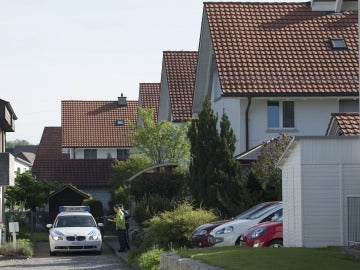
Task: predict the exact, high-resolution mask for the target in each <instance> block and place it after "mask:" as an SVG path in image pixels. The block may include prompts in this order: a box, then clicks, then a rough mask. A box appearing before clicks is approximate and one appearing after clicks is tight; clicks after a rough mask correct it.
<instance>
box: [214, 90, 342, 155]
mask: <svg viewBox="0 0 360 270" xmlns="http://www.w3.org/2000/svg"><path fill="white" fill-rule="evenodd" d="M214 95H215V91H214V89H213V91H212V98H211V100H212V108H213V110H214V112H215V113H217V114H218V115H219V120H220V119H221V116H222V114H223V113H224V112H226V114H227V115H228V117H229V120H230V122H231V127H232V129H233V130H234V132H235V135H236V138H237V144H236V152H235V154H236V155H237V154H240V153H242V152H244V151H246V128H245V125H246V108H247V104H248V99H247V98H239V97H225V98H221V99H219V98H217V99H216V98H215V97H214ZM284 100H289V99H283V98H278V99H276V101H284ZM291 100H292V101H294V102H295V103H294V106H295V128H293V129H282V128H279V129H268V127H267V101H268V100H267V99H252V101H251V106H250V110H249V148H252V147H254V146H257V145H259V144H261V143H262V142H264V141H266V140H268V139H271V138H274V137H278V136H279V133H281V132H283V133H287V134H289V135H293V136H323V135H325V132H326V129H327V125H328V123H329V119H330V117H331V113H333V112H337V111H338V110H339V100H338V99H337V98H333V99H330V98H328V99H322V98H311V99H310V98H301V99H299V98H297V99H291Z"/></svg>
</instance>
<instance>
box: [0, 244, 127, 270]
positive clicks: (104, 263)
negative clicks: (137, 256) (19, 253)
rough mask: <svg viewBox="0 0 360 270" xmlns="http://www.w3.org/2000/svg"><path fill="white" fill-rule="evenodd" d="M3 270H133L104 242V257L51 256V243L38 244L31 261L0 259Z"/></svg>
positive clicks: (82, 254) (82, 255) (80, 254)
mask: <svg viewBox="0 0 360 270" xmlns="http://www.w3.org/2000/svg"><path fill="white" fill-rule="evenodd" d="M0 268H1V269H9V270H10V269H12V270H17V269H27V268H32V269H39V270H49V269H51V270H68V269H83V270H85V269H98V270H102V269H104V270H110V269H123V270H132V269H133V268H131V267H129V265H128V264H127V263H125V262H124V261H123V259H122V258H121V257H119V256H117V255H116V254H115V253H114V251H113V249H112V248H111V247H110V246H109V245H108V244H107V243H106V241H104V244H103V252H102V255H93V254H88V253H78V254H60V255H58V256H55V257H50V256H49V243H48V242H38V243H37V245H36V248H35V254H34V257H33V258H31V259H7V258H2V259H0Z"/></svg>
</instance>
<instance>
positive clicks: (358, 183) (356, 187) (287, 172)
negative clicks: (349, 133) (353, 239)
mask: <svg viewBox="0 0 360 270" xmlns="http://www.w3.org/2000/svg"><path fill="white" fill-rule="evenodd" d="M295 142H296V144H295V148H294V150H290V151H288V152H287V153H286V156H285V157H283V159H282V160H281V161H280V166H279V167H280V168H281V169H282V173H283V175H282V176H283V201H284V244H285V245H286V246H304V247H324V246H329V245H337V246H342V245H347V244H348V233H347V228H348V216H347V198H348V196H360V179H359V175H360V140H359V138H357V137H321V138H320V137H317V138H314V137H308V138H306V137H304V138H303V137H301V138H296V140H295ZM299 151H300V155H299V154H298V152H299ZM297 157H300V158H297ZM299 167H301V177H300V180H297V174H291V171H296V170H297V168H299ZM297 182H301V184H300V187H297V188H295V187H294V186H293V184H292V183H297ZM291 188H294V193H293V194H292V193H291V191H289V189H291ZM298 197H300V198H301V199H300V202H299V201H297V198H298ZM287 207H289V209H290V207H293V209H300V210H301V220H300V221H299V223H300V224H302V230H301V231H299V230H297V229H296V228H293V227H292V225H293V224H294V222H295V218H294V216H295V215H296V214H295V213H293V215H291V214H289V213H288V210H289V209H287ZM287 221H289V222H288V223H287ZM299 233H300V235H301V237H300V238H301V239H297V240H296V241H292V239H293V236H294V235H297V234H299Z"/></svg>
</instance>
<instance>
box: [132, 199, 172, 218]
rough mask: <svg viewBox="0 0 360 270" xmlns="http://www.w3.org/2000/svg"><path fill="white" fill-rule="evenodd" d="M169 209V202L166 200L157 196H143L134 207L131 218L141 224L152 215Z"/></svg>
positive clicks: (170, 207)
mask: <svg viewBox="0 0 360 270" xmlns="http://www.w3.org/2000/svg"><path fill="white" fill-rule="evenodd" d="M171 209H172V206H171V201H170V200H169V199H168V198H165V197H162V196H159V195H145V196H144V197H143V199H142V200H140V201H139V203H138V204H137V205H136V207H135V209H134V213H133V217H134V219H135V220H136V221H137V222H138V223H140V224H141V223H143V222H144V221H145V220H148V219H150V218H151V217H153V216H154V215H156V214H158V213H160V212H163V211H166V210H171Z"/></svg>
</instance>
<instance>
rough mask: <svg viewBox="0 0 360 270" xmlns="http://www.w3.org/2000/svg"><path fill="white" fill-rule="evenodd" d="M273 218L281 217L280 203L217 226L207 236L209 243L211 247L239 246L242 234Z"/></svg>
mask: <svg viewBox="0 0 360 270" xmlns="http://www.w3.org/2000/svg"><path fill="white" fill-rule="evenodd" d="M274 216H282V203H281V202H278V203H276V204H273V205H270V206H268V207H266V208H264V209H262V210H260V211H258V212H255V213H254V214H253V215H251V216H250V217H248V218H247V219H240V220H232V221H229V222H226V223H224V224H222V225H219V226H217V227H216V228H215V229H213V230H212V231H211V232H210V234H209V238H208V239H209V243H210V244H211V246H216V247H221V246H233V245H239V244H240V237H241V236H242V234H243V233H244V232H245V231H246V230H247V229H249V228H250V227H253V226H254V225H257V224H259V223H262V222H266V221H271V219H272V218H273V217H274Z"/></svg>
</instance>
